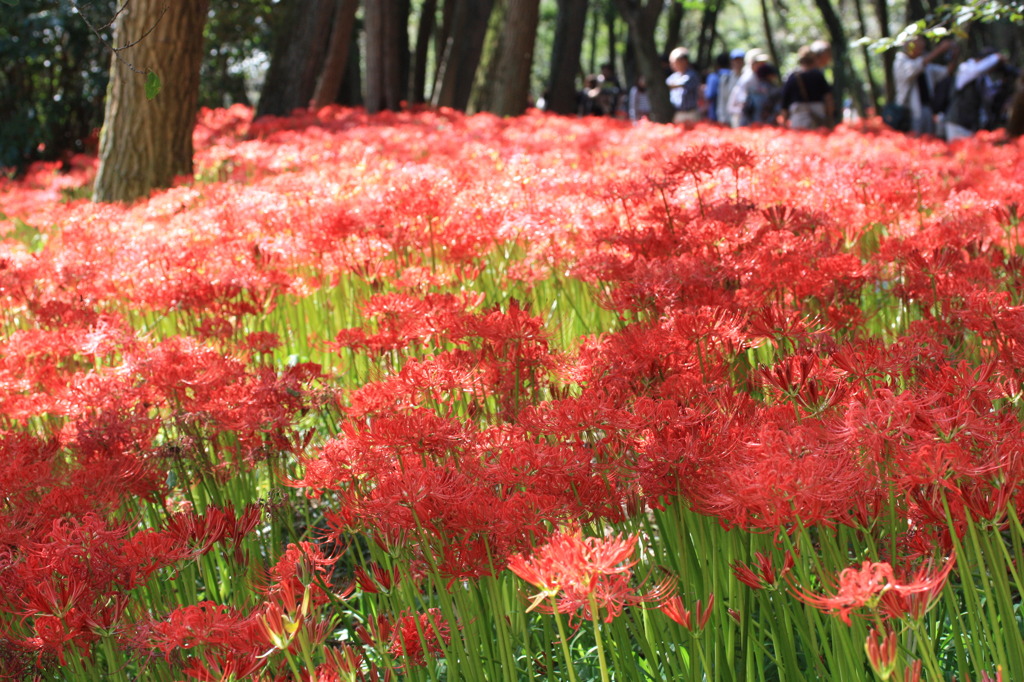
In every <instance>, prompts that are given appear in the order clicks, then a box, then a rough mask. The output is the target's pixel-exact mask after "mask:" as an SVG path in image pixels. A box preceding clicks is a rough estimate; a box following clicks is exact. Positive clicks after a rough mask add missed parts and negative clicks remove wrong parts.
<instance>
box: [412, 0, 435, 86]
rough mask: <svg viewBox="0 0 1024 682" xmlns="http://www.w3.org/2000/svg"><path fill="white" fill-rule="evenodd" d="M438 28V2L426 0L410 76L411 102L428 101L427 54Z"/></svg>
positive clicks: (422, 8) (417, 30)
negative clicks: (432, 36)
mask: <svg viewBox="0 0 1024 682" xmlns="http://www.w3.org/2000/svg"><path fill="white" fill-rule="evenodd" d="M435 28H437V0H424V1H423V6H422V7H421V8H420V22H419V27H418V28H417V29H416V47H415V48H414V51H413V55H412V68H411V69H410V71H411V73H410V74H409V101H410V102H412V103H414V104H419V103H421V102H425V101H426V100H427V93H426V89H427V53H428V51H429V49H430V37H431V35H433V33H434V29H435Z"/></svg>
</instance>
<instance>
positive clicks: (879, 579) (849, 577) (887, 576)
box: [794, 556, 954, 625]
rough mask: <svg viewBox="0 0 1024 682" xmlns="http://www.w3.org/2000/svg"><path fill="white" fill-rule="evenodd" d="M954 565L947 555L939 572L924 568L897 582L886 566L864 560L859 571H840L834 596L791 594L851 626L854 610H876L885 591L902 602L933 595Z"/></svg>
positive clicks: (888, 566)
mask: <svg viewBox="0 0 1024 682" xmlns="http://www.w3.org/2000/svg"><path fill="white" fill-rule="evenodd" d="M953 563H954V558H953V557H952V556H950V557H949V559H947V561H946V565H945V566H944V567H943V569H942V570H941V571H939V572H938V573H935V574H933V575H928V574H927V569H926V568H921V569H918V571H917V572H915V574H914V575H913V577H912V578H911V579H910V580H908V581H906V582H900V581H899V580H898V579H897V577H896V575H895V574H894V572H893V569H892V566H890V565H889V564H888V563H886V562H873V561H864V562H863V563H862V564H861V566H860V568H853V567H851V568H846V569H843V571H842V572H840V574H839V585H838V589H837V592H836V594H835V595H834V596H831V597H830V596H826V595H814V594H808V593H805V592H801V591H800V590H795V591H794V594H795V595H796V596H797V598H799V599H800V600H802V601H804V602H806V603H808V604H810V605H811V606H814V607H815V608H818V609H821V610H822V611H829V612H832V613H836V614H838V615H839V617H840V618H841V619H842V620H843V622H844V623H846V624H847V625H851V622H850V613H851V612H852V611H853V610H855V609H858V608H861V607H868V608H871V609H874V608H877V607H878V606H879V603H880V601H881V600H882V599H883V598H884V597H885V594H886V593H887V592H894V593H895V595H896V596H897V597H899V598H901V599H904V600H905V599H908V598H911V597H914V596H915V595H930V596H934V595H936V594H937V593H938V592H939V591H940V590H941V589H942V586H943V585H944V584H945V580H946V576H947V575H949V571H950V570H952V567H953ZM890 599H892V598H890Z"/></svg>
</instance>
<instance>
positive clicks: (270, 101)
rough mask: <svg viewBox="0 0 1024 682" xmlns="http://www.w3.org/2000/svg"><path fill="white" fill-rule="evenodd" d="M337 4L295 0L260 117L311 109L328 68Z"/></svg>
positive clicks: (278, 40) (329, 0) (273, 57)
mask: <svg viewBox="0 0 1024 682" xmlns="http://www.w3.org/2000/svg"><path fill="white" fill-rule="evenodd" d="M336 2H337V0H293V3H294V4H291V6H290V12H291V13H290V14H289V17H288V20H287V21H286V22H285V23H284V25H283V26H282V29H281V33H279V34H278V36H277V38H276V39H275V41H274V53H273V55H271V58H270V68H269V70H268V71H267V80H266V82H265V83H264V84H263V91H262V92H261V93H260V103H259V106H258V107H257V108H256V117H257V118H259V117H260V116H266V115H272V116H286V115H287V114H290V113H291V112H292V111H293V110H294V109H300V108H304V107H308V106H309V104H310V102H311V101H312V100H313V93H314V91H315V90H316V83H317V77H318V76H319V75H320V72H321V69H322V68H323V65H324V56H325V54H326V52H327V44H328V42H329V41H330V39H331V27H332V26H333V25H334V21H333V19H334V10H335V3H336Z"/></svg>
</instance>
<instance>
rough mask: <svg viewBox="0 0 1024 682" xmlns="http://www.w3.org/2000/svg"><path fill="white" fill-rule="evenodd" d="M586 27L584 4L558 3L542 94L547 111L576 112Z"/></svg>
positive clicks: (566, 0) (581, 1)
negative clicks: (578, 79) (545, 87)
mask: <svg viewBox="0 0 1024 682" xmlns="http://www.w3.org/2000/svg"><path fill="white" fill-rule="evenodd" d="M586 23H587V0H558V18H557V20H556V22H555V40H554V44H553V45H552V48H551V75H550V76H549V77H548V89H547V92H546V93H544V99H545V101H546V103H547V110H548V111H552V112H554V113H556V114H565V115H571V114H575V113H576V110H577V102H576V77H577V76H578V75H579V74H580V71H581V68H580V54H581V53H582V51H583V37H584V34H585V32H586Z"/></svg>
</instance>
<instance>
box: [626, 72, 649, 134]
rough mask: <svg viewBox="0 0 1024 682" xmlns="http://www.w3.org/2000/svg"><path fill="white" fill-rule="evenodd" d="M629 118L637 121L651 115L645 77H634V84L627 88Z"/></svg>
mask: <svg viewBox="0 0 1024 682" xmlns="http://www.w3.org/2000/svg"><path fill="white" fill-rule="evenodd" d="M628 108H629V120H630V121H633V122H634V123H636V122H637V121H639V120H641V119H645V118H648V119H649V118H650V117H651V97H650V95H648V94H647V79H646V78H644V77H643V76H637V77H636V84H635V85H634V86H633V87H632V88H630V89H629V106H628Z"/></svg>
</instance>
